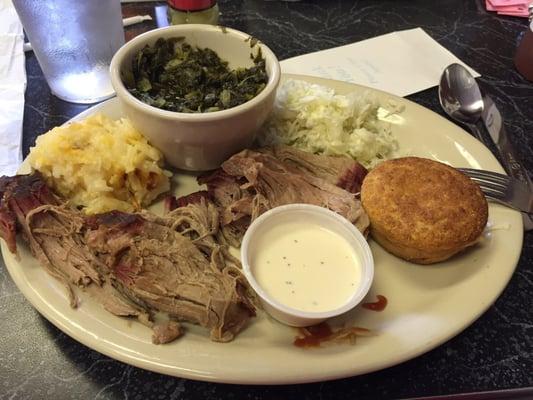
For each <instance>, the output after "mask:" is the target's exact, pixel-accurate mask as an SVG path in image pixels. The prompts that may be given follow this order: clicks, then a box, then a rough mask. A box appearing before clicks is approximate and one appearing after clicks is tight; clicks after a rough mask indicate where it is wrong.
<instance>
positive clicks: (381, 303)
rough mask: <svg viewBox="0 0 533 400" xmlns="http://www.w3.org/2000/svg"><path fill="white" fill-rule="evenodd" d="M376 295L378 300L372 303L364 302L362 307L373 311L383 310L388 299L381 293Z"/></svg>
mask: <svg viewBox="0 0 533 400" xmlns="http://www.w3.org/2000/svg"><path fill="white" fill-rule="evenodd" d="M376 297H377V298H378V300H377V301H375V302H372V303H363V304H362V307H363V308H366V309H367V310H372V311H383V310H384V309H385V307H387V303H388V300H387V298H386V297H385V296H383V295H381V294H378V295H377V296H376Z"/></svg>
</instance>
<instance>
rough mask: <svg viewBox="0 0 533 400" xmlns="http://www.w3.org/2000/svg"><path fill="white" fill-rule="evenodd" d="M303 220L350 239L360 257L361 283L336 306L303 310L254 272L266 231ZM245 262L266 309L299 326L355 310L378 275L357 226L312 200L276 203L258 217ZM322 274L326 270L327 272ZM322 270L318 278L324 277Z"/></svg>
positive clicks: (248, 235)
mask: <svg viewBox="0 0 533 400" xmlns="http://www.w3.org/2000/svg"><path fill="white" fill-rule="evenodd" d="M300 222H305V223H306V224H312V225H313V226H314V225H316V226H317V227H318V228H320V229H327V230H329V231H331V232H333V233H334V234H336V235H338V236H340V238H341V240H342V239H344V240H345V241H346V242H347V243H348V245H349V246H350V248H351V250H352V251H353V254H354V255H355V257H356V258H357V259H358V261H359V265H360V270H361V273H360V279H359V283H358V285H356V286H355V287H353V292H352V293H351V295H350V296H349V298H348V299H347V300H345V301H344V302H342V303H341V304H338V305H337V306H336V307H334V308H332V309H327V310H320V311H317V312H315V311H302V310H299V309H297V308H293V307H291V306H288V305H287V304H284V303H282V302H280V301H279V300H277V299H275V298H274V297H272V296H271V295H270V294H269V293H267V291H266V290H265V288H264V287H262V286H261V284H260V283H259V281H258V279H256V275H255V274H254V258H255V257H256V255H257V250H258V246H261V242H262V240H261V238H263V239H264V240H267V239H265V238H266V237H267V236H265V235H266V234H267V233H268V232H269V231H270V233H271V235H272V232H273V231H272V229H274V228H275V227H277V229H280V228H281V229H283V228H284V224H290V223H300ZM276 232H278V231H276ZM321 245H323V243H317V246H321ZM339 248H340V247H339ZM241 262H242V266H243V272H244V275H245V276H246V279H247V280H248V282H249V283H250V285H251V287H252V288H253V289H254V290H255V292H256V293H257V294H258V296H259V298H260V299H261V301H262V304H263V307H264V309H265V310H266V311H267V312H268V313H269V314H270V315H271V316H272V317H274V318H275V319H277V320H278V321H280V322H282V323H284V324H287V325H290V326H298V327H301V326H310V325H315V324H318V323H320V322H322V321H324V320H326V319H328V318H332V317H335V316H337V315H340V314H343V313H345V312H347V311H349V310H351V309H352V308H354V307H355V306H356V305H357V304H359V303H360V302H361V301H362V300H363V298H364V297H365V296H366V294H367V293H368V290H369V289H370V286H371V284H372V280H373V278H374V260H373V257H372V253H371V251H370V247H369V246H368V243H367V241H366V240H365V238H364V236H363V235H362V234H361V233H360V232H359V231H358V230H357V228H355V226H354V225H353V224H351V223H350V222H349V221H348V220H347V219H345V218H344V217H342V216H341V215H339V214H337V213H335V212H333V211H330V210H328V209H326V208H322V207H318V206H314V205H309V204H290V205H286V206H280V207H276V208H273V209H271V210H269V211H267V212H266V213H264V214H262V215H261V216H260V217H259V218H257V219H256V220H255V221H254V222H253V223H252V224H251V225H250V227H249V228H248V230H247V231H246V233H245V235H244V238H243V241H242V246H241ZM287 265H290V264H287ZM354 268H355V267H354ZM319 274H324V272H320V273H319ZM319 274H317V276H316V277H314V278H315V279H323V278H321V276H320V275H319ZM322 277H323V275H322ZM342 279H343V278H342V277H341V276H339V284H341V282H343V281H342ZM318 282H321V281H318ZM291 284H292V282H291ZM328 293H330V292H328Z"/></svg>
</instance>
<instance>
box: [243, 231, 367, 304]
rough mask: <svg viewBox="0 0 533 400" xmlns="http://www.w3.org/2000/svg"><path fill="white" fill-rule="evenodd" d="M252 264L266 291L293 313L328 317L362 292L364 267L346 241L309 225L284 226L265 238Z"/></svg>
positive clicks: (253, 271) (257, 247)
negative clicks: (326, 314) (296, 311)
mask: <svg viewBox="0 0 533 400" xmlns="http://www.w3.org/2000/svg"><path fill="white" fill-rule="evenodd" d="M254 247H255V248H256V251H255V252H254V255H253V258H252V260H251V263H250V264H251V270H252V273H253V275H254V277H255V279H256V280H257V282H258V283H259V285H260V286H261V287H262V288H263V290H264V291H265V292H266V293H267V294H268V295H269V296H271V297H272V298H273V299H275V300H277V301H278V302H279V303H282V304H284V305H286V306H289V307H291V308H294V309H297V310H300V311H311V312H322V311H329V310H333V309H336V308H339V307H341V306H342V305H344V304H346V303H347V302H348V300H349V298H350V297H351V296H352V295H353V293H354V292H355V291H356V290H357V287H358V286H359V284H360V281H361V264H360V261H359V258H358V257H357V254H356V252H355V250H354V249H353V248H352V247H351V246H350V244H349V243H348V241H347V240H346V239H344V238H343V237H342V236H340V235H338V234H337V233H335V232H332V231H330V230H328V229H325V228H323V227H321V226H319V225H316V224H313V223H309V222H303V221H302V222H287V223H282V224H279V225H277V226H275V227H273V228H271V229H269V230H268V231H267V232H265V233H263V234H262V235H260V237H258V238H257V243H255V246H254Z"/></svg>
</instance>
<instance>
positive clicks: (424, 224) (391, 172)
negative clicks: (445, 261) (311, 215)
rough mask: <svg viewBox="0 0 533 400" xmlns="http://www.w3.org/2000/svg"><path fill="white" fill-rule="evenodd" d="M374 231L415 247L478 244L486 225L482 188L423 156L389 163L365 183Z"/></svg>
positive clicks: (364, 198)
mask: <svg viewBox="0 0 533 400" xmlns="http://www.w3.org/2000/svg"><path fill="white" fill-rule="evenodd" d="M361 200H362V204H363V208H364V209H365V211H366V212H367V213H368V216H369V217H370V222H371V226H372V229H377V230H379V231H380V232H381V233H382V234H386V235H387V237H388V239H389V240H390V241H392V242H401V243H403V244H404V245H406V246H411V247H414V248H425V249H427V248H435V249H438V248H454V247H456V246H461V245H466V244H468V243H471V242H473V241H475V240H476V239H477V238H478V237H479V235H480V234H481V232H482V231H483V228H484V227H485V225H486V223H487V218H488V206H487V201H486V199H485V197H484V196H483V193H482V192H481V190H480V188H479V186H478V185H477V184H476V183H474V182H473V181H472V180H471V179H470V178H468V177H466V176H465V175H463V174H462V173H461V172H459V171H457V170H456V169H454V168H452V167H449V166H448V165H445V164H442V163H440V162H437V161H432V160H428V159H425V158H418V157H405V158H398V159H395V160H389V161H385V162H383V163H381V164H380V165H378V166H377V167H376V168H374V169H373V170H372V171H371V172H370V173H369V174H368V175H367V176H366V178H365V180H364V181H363V186H362V189H361Z"/></svg>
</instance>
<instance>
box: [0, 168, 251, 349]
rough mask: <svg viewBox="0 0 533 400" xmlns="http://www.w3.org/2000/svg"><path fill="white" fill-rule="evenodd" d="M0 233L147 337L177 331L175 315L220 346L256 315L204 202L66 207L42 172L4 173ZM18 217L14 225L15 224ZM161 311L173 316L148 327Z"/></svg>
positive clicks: (160, 338)
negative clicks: (167, 206)
mask: <svg viewBox="0 0 533 400" xmlns="http://www.w3.org/2000/svg"><path fill="white" fill-rule="evenodd" d="M0 188H1V190H2V193H1V194H2V201H1V204H0V221H1V224H0V226H1V229H0V235H1V237H2V238H4V240H5V241H6V243H8V247H9V249H10V250H11V251H13V252H14V251H15V250H16V241H15V235H16V231H17V230H18V231H19V232H20V233H22V235H23V237H24V238H25V240H26V241H27V242H28V243H29V246H30V249H31V251H32V253H33V255H34V256H35V257H36V258H37V259H38V260H39V262H40V264H41V265H42V266H43V267H44V268H45V269H46V270H47V271H48V272H49V273H50V274H51V275H52V276H54V277H55V278H56V279H58V280H59V281H60V282H62V283H63V284H64V285H65V287H67V289H68V291H69V296H70V299H71V305H72V306H73V307H76V306H77V304H78V301H77V297H76V294H75V292H74V290H73V287H74V286H77V287H80V288H83V289H84V290H86V291H87V292H89V293H90V294H92V295H93V296H94V297H95V298H96V299H97V300H98V301H100V302H101V304H102V305H103V306H104V308H105V309H106V310H107V311H109V312H111V313H113V314H115V315H118V316H127V317H134V318H137V319H138V320H139V321H141V322H142V323H144V324H146V325H148V326H150V327H153V328H154V336H153V341H154V343H166V342H169V341H171V340H173V339H174V338H176V337H178V336H180V335H181V333H182V331H181V328H180V327H179V325H177V323H176V322H175V321H188V322H192V323H195V324H198V325H201V326H203V327H205V328H207V329H208V330H209V331H210V336H211V339H212V340H215V341H222V342H226V341H229V340H232V339H233V337H234V336H235V335H236V334H237V333H238V332H239V331H240V330H241V329H243V327H244V326H245V325H246V323H247V322H248V320H249V319H250V318H251V317H252V316H254V315H255V309H254V306H253V304H252V303H251V301H250V299H249V298H248V296H247V293H248V290H249V289H248V288H247V283H246V281H245V279H244V278H243V276H242V275H241V273H240V269H239V266H240V265H239V261H238V260H236V259H235V258H233V257H232V256H231V255H230V254H229V252H228V251H227V248H226V247H225V246H221V245H219V244H217V241H216V239H215V236H216V234H217V233H218V220H219V215H218V211H217V209H216V207H214V205H213V204H211V203H209V202H207V201H206V200H205V199H204V198H198V199H196V200H197V202H195V203H191V204H188V205H185V206H184V207H181V208H178V209H176V210H174V211H173V212H172V213H170V214H168V215H166V216H165V217H157V216H155V215H152V214H150V213H147V212H145V213H141V214H127V213H123V212H110V213H105V214H100V215H96V216H91V217H87V216H85V215H84V214H83V213H81V212H79V211H78V210H73V209H71V208H69V207H68V206H67V205H66V204H64V202H63V201H62V200H61V199H60V198H58V197H57V196H55V195H54V194H53V193H52V192H51V191H50V190H49V189H48V187H47V186H46V185H45V183H44V182H43V180H42V179H41V178H40V176H39V175H37V174H35V175H29V176H16V177H11V178H7V177H4V178H1V179H0ZM14 221H16V223H14ZM158 311H162V312H164V313H166V314H168V316H169V318H170V321H168V322H167V323H165V324H163V325H157V326H155V325H154V324H153V316H154V313H155V312H158Z"/></svg>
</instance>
